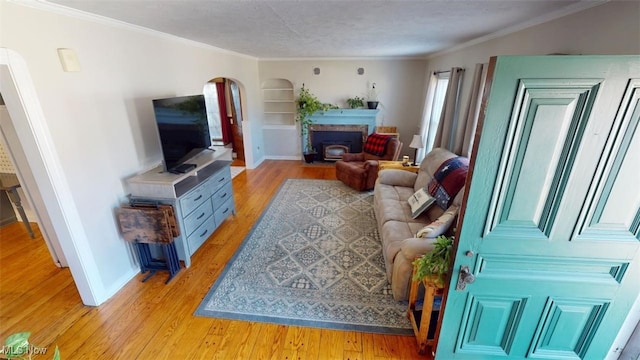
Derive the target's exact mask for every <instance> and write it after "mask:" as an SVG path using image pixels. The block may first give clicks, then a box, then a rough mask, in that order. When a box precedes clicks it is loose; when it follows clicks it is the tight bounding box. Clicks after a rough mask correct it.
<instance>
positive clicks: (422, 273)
mask: <svg viewBox="0 0 640 360" xmlns="http://www.w3.org/2000/svg"><path fill="white" fill-rule="evenodd" d="M452 249H453V237H446V236H444V235H440V236H438V237H437V238H436V242H435V243H434V249H433V250H432V251H429V252H427V253H425V254H424V255H422V257H420V258H418V259H416V260H415V261H414V262H413V264H414V265H415V266H416V274H415V276H414V280H423V279H425V278H432V279H433V281H434V282H435V283H436V285H438V286H444V276H445V274H446V273H447V272H449V260H450V259H451V251H452Z"/></svg>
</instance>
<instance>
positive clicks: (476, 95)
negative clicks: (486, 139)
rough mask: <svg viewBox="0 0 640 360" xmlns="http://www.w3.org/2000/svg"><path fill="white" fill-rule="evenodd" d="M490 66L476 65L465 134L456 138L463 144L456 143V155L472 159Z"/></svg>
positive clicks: (465, 115) (463, 118) (464, 129)
mask: <svg viewBox="0 0 640 360" xmlns="http://www.w3.org/2000/svg"><path fill="white" fill-rule="evenodd" d="M487 67H488V64H476V69H475V71H474V74H473V84H472V85H471V95H469V103H468V104H467V109H466V111H465V114H464V116H463V117H462V122H463V124H464V128H463V129H462V130H463V133H462V134H461V136H458V137H456V138H457V139H461V142H458V141H456V143H455V146H454V152H455V153H456V154H459V155H462V156H466V157H471V149H473V142H474V140H475V134H476V127H477V126H478V118H479V117H480V108H481V107H482V98H483V96H484V85H485V83H486V82H487Z"/></svg>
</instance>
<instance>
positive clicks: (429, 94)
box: [415, 73, 438, 162]
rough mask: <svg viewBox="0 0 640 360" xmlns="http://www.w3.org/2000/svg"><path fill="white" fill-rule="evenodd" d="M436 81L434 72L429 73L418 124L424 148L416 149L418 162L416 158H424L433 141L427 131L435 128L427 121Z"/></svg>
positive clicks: (431, 108) (431, 107)
mask: <svg viewBox="0 0 640 360" xmlns="http://www.w3.org/2000/svg"><path fill="white" fill-rule="evenodd" d="M437 82H438V77H437V76H436V73H431V76H430V77H429V81H428V84H427V95H426V98H425V99H426V101H425V104H424V109H423V114H424V115H423V116H422V124H421V126H420V132H418V134H421V135H422V140H423V143H424V148H422V149H418V153H417V155H416V160H415V161H416V162H419V161H418V159H422V158H424V156H425V155H426V153H427V152H428V151H430V150H431V148H432V147H433V143H432V142H431V141H430V139H429V131H434V132H435V131H436V130H435V129H430V126H431V122H430V121H429V118H430V116H429V114H431V113H432V110H433V98H434V93H435V91H436V83H437Z"/></svg>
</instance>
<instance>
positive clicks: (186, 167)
mask: <svg viewBox="0 0 640 360" xmlns="http://www.w3.org/2000/svg"><path fill="white" fill-rule="evenodd" d="M196 167H198V166H197V165H196V164H180V165H178V166H176V167H174V168H173V169H171V170H170V171H169V172H170V173H174V174H185V173H188V172H189V171H191V170H193V169H195V168H196Z"/></svg>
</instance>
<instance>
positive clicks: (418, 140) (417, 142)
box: [409, 135, 424, 165]
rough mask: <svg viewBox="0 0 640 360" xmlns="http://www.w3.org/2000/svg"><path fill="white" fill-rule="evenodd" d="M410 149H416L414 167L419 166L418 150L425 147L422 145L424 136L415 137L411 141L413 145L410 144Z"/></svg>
mask: <svg viewBox="0 0 640 360" xmlns="http://www.w3.org/2000/svg"><path fill="white" fill-rule="evenodd" d="M409 147H410V148H412V149H416V150H415V153H414V154H413V165H418V162H417V160H418V149H422V148H423V147H424V144H423V143H422V136H420V135H413V139H411V144H409Z"/></svg>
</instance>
